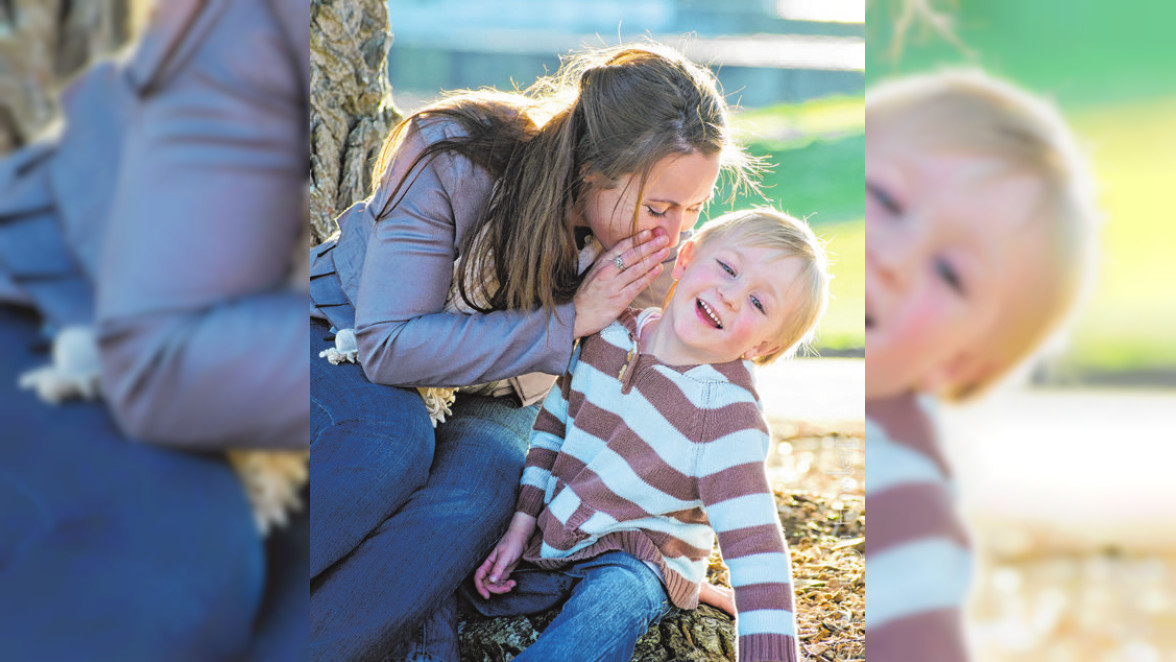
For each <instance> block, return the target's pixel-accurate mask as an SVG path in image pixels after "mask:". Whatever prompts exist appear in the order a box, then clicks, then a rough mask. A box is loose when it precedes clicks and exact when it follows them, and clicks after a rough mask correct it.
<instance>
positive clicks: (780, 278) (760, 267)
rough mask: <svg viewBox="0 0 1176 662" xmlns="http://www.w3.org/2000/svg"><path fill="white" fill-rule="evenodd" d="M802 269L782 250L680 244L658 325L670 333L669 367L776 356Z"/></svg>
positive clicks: (720, 244)
mask: <svg viewBox="0 0 1176 662" xmlns="http://www.w3.org/2000/svg"><path fill="white" fill-rule="evenodd" d="M802 266H803V264H802V262H801V261H800V260H799V259H797V258H790V257H789V256H787V255H786V254H785V253H783V252H782V251H780V250H777V249H772V248H761V247H757V246H746V245H741V244H740V243H739V242H738V241H735V242H720V241H714V242H711V243H710V244H709V245H706V246H703V247H701V248H698V247H696V245H695V244H694V243H693V242H687V243H686V244H684V245H683V246H682V248H681V249H680V250H679V252H678V261H677V263H676V264H675V265H674V274H673V276H674V279H675V280H677V281H678V284H677V286H676V289H675V290H674V296H673V298H672V299H671V300H670V302H669V305H668V306H667V307H666V310H665V311H663V313H662V319H661V324H662V325H663V326H664V325H667V324H668V325H669V329H672V331H673V332H672V333H671V334H668V336H669V337H670V338H671V339H672V341H671V342H672V350H671V352H672V355H673V356H674V357H676V358H675V360H674V361H673V362H674V363H679V364H686V365H689V364H696V363H726V362H727V361H733V360H735V359H737V358H740V357H744V358H747V359H752V358H755V357H756V356H759V355H761V354H767V353H769V352H772V351H775V349H776V348H777V347H778V346H779V338H780V332H781V330H782V329H783V327H784V321H785V320H786V319H787V316H788V314H789V313H790V312H791V310H792V309H793V307H794V304H793V301H792V300H791V299H790V298H789V294H790V292H791V289H790V287H789V286H790V285H791V284H792V283H793V282H795V281H796V279H797V278H798V277H799V275H800V271H801V268H802Z"/></svg>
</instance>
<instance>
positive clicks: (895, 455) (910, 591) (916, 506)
mask: <svg viewBox="0 0 1176 662" xmlns="http://www.w3.org/2000/svg"><path fill="white" fill-rule="evenodd" d="M866 467H867V469H866V517H867V519H868V521H869V522H870V525H869V526H870V533H869V535H867V536H866V586H867V592H866V651H867V652H868V653H869V659H870V662H909V661H911V660H936V661H937V662H960V661H962V660H966V659H968V655H967V650H966V646H965V643H964V635H963V618H962V607H963V603H964V601H965V599H966V598H967V592H968V583H969V575H970V574H971V566H972V556H971V552H970V550H969V545H968V540H967V535H966V533H965V531H964V528H963V525H962V524H961V523H960V520H959V518H958V517H957V515H956V512H955V503H954V498H953V492H952V484H951V482H950V477H951V473H950V471H949V468H948V466H947V464H946V462H945V461H944V458H943V456H942V453H941V452H940V449H939V446H938V444H937V443H936V438H935V434H934V429H933V427H932V425H931V421H930V420H929V419H928V417H927V412H926V411H925V410H924V409H923V408H922V406H921V405H920V403H919V402H918V401H917V400H916V398H915V396H913V395H908V396H901V397H897V398H893V399H890V400H885V401H868V402H867V403H866Z"/></svg>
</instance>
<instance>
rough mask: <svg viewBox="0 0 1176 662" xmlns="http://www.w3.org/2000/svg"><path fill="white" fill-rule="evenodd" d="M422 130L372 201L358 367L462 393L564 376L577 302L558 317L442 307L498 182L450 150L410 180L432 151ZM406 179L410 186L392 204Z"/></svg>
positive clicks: (376, 377) (377, 376)
mask: <svg viewBox="0 0 1176 662" xmlns="http://www.w3.org/2000/svg"><path fill="white" fill-rule="evenodd" d="M436 128H437V123H433V124H432V125H431V126H429V129H436ZM424 132H425V129H418V128H416V127H414V128H413V130H411V131H410V132H409V134H408V136H407V137H406V141H405V143H404V144H403V145H401V147H400V152H399V154H398V155H397V157H396V158H395V159H394V160H393V163H392V165H391V166H390V167H389V169H388V171H387V172H386V173H384V175H383V177H382V183H381V184H380V186H379V189H378V190H377V192H376V194H375V196H374V197H373V200H372V204H371V208H372V209H373V212H372V213H373V214H374V215H375V216H376V221H375V225H374V227H373V229H372V233H371V236H370V237H369V238H368V244H367V252H366V255H365V256H364V262H363V269H362V273H361V275H360V280H359V287H358V295H357V297H356V306H355V331H356V340H357V342H358V345H359V362H360V364H361V365H362V366H363V369H364V372H365V373H366V374H367V376H368V379H370V380H372V381H373V382H376V383H380V384H392V385H398V386H465V385H470V384H478V383H483V382H489V381H493V380H497V379H504V378H507V377H515V376H518V375H521V374H525V373H529V372H545V373H547V374H553V375H557V374H560V373H562V372H563V371H564V370H565V369H566V368H567V365H568V360H569V358H570V357H571V353H572V343H573V338H572V328H573V323H574V320H575V310H574V306H573V304H572V303H570V302H569V303H567V304H564V305H561V306H558V307H557V308H556V310H555V313H554V314H553V315H548V314H547V313H546V312H545V311H543V310H506V311H495V312H491V313H486V314H478V313H474V314H464V313H456V312H449V311H445V310H444V307H445V299H446V295H447V293H448V291H449V288H450V283H451V282H452V280H453V264H454V260H455V259H456V257H457V246H459V245H460V243H461V241H462V239H463V238H464V236H465V233H466V232H468V231H471V229H472V228H473V227H474V226H475V224H476V223H477V219H478V217H479V216H480V214H481V212H482V210H483V207H484V206H485V204H486V203H487V200H488V197H489V193H490V189H491V186H492V182H491V181H490V179H489V175H488V173H486V172H485V171H484V170H482V169H481V168H479V167H477V166H475V165H474V164H473V163H471V162H470V161H469V160H467V159H465V158H463V157H455V156H453V155H450V154H447V153H443V154H440V155H437V156H435V157H434V158H432V159H430V160H428V161H426V162H424V163H421V164H418V165H417V167H416V168H415V169H414V170H413V171H412V172H409V173H408V174H407V177H404V175H405V172H406V170H407V168H408V167H409V166H410V165H411V164H412V162H413V161H414V160H415V157H416V156H417V154H419V153H420V151H421V150H423V149H424V147H425V145H426V139H425V138H424V137H423V136H422V134H423V133H424ZM402 177H404V184H403V186H401V188H400V190H398V191H396V197H395V199H390V198H391V196H392V192H393V190H394V189H396V187H397V184H398V183H399V182H400V181H401V179H402ZM553 222H556V221H553Z"/></svg>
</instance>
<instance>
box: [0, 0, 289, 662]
mask: <svg viewBox="0 0 1176 662" xmlns="http://www.w3.org/2000/svg"><path fill="white" fill-rule="evenodd" d="M308 23H309V21H308V9H307V7H306V6H304V5H302V3H299V2H297V1H296V0H270V1H268V2H246V1H244V0H185V1H182V2H161V3H160V4H159V5H158V6H157V7H155V11H154V13H153V15H152V18H151V19H150V22H149V23H148V25H147V27H146V30H145V32H144V34H143V35H142V36H141V38H140V39H139V40H138V41H137V42H136V44H135V45H134V48H133V49H132V50H131V51H130V52H129V53H127V54H125V55H124V56H121V57H120V58H117V59H114V60H111V61H107V62H102V63H98V64H96V65H94V66H93V67H91V68H90V69H89V70H87V71H86V72H85V73H83V74H82V75H81V76H79V77H78V79H77V80H75V81H73V82H72V83H71V85H70V86H69V88H68V89H67V90H66V92H65V93H64V94H63V99H62V106H63V114H64V122H63V125H62V126H61V128H60V130H59V133H57V134H54V135H49V136H47V137H45V138H44V139H43V140H41V141H38V142H36V143H34V144H32V145H30V146H28V147H26V148H24V149H22V150H21V151H19V152H17V153H15V154H13V155H11V156H9V157H8V158H7V159H5V160H4V161H3V162H0V297H3V304H2V305H0V334H2V338H0V343H3V345H4V346H5V347H6V348H8V349H6V351H5V352H4V353H3V354H2V358H0V389H2V393H0V415H2V416H3V418H4V423H3V430H4V432H3V434H2V435H0V437H2V440H0V494H2V496H0V500H3V501H4V503H5V507H4V509H3V513H4V515H3V517H2V518H0V521H2V522H3V523H2V524H0V526H2V527H3V531H2V535H0V540H3V541H4V542H3V543H0V559H2V563H0V567H2V568H3V570H2V571H0V641H3V642H4V644H3V648H4V651H5V654H6V656H8V657H11V658H14V659H44V660H58V659H60V660H66V659H95V660H159V659H175V660H230V659H232V660H236V659H257V660H292V659H299V658H302V657H304V656H305V655H306V653H305V650H306V637H307V634H306V633H307V620H306V613H307V601H308V595H307V589H306V558H307V556H306V555H307V545H308V541H307V532H308V519H307V518H306V517H305V516H303V517H301V518H300V519H298V520H296V521H295V522H294V523H293V524H292V525H291V526H289V527H288V528H285V529H282V530H280V531H278V532H276V533H275V534H273V535H272V536H271V538H270V540H269V541H268V542H264V541H263V540H262V538H261V536H260V535H259V532H258V529H257V527H256V525H255V523H254V520H253V517H252V516H251V513H250V504H249V501H248V500H247V498H246V492H245V491H244V490H243V489H242V485H241V483H240V481H239V480H238V479H237V477H236V476H234V474H233V471H232V469H231V468H230V467H229V466H228V465H227V464H226V462H225V461H224V459H223V456H221V455H209V454H207V453H204V452H203V451H220V450H225V449H232V448H241V447H264V448H269V449H277V448H285V449H305V448H306V446H307V416H308V414H307V412H308V397H307V394H308V382H309V366H307V365H306V364H305V361H304V359H303V357H304V356H305V355H304V352H305V345H306V343H307V336H306V327H305V322H304V321H303V318H302V317H301V316H302V315H303V314H304V311H305V310H306V308H305V307H306V305H307V297H306V294H305V289H306V285H305V283H304V282H303V283H302V284H300V285H299V286H298V287H291V286H290V285H289V284H288V282H287V280H288V278H289V277H290V272H291V269H292V263H291V255H292V254H294V253H295V249H296V248H297V247H299V244H298V237H299V235H300V233H301V232H302V231H303V225H304V222H305V221H304V219H305V218H306V212H305V202H304V201H305V188H306V171H307V168H306V158H307V119H306V118H307V110H306V105H307V91H306V90H307V87H308V80H307V78H308V64H307V57H308V54H307V43H308V39H309V37H308V29H309V28H308ZM303 250H304V249H303ZM303 280H305V279H303ZM299 290H301V292H299ZM95 328H96V329H97V331H96V333H94V332H93V331H90V332H89V333H90V336H89V337H90V338H92V339H94V340H93V341H91V344H93V346H92V347H87V346H86V342H85V341H84V338H85V337H86V332H85V331H84V330H85V329H91V330H92V329H95ZM79 329H81V330H83V332H82V333H81V334H80V335H79V334H75V333H70V332H71V331H74V330H79ZM63 337H66V338H83V341H82V342H81V344H80V345H79V346H75V347H74V348H73V349H76V350H79V351H78V352H75V356H74V358H78V359H80V364H75V365H80V366H81V367H82V368H84V369H86V370H89V369H93V370H94V371H95V373H94V380H95V383H94V384H93V386H95V387H96V386H97V382H100V384H101V390H102V391H103V392H104V394H105V396H106V402H105V403H98V402H72V403H69V404H66V405H64V406H62V407H59V408H55V409H50V408H48V407H45V406H44V405H43V404H41V403H40V402H38V401H37V400H36V398H35V397H34V395H33V394H32V393H29V392H27V391H18V390H17V375H20V374H25V373H27V372H28V371H29V369H30V368H32V367H34V366H36V365H37V364H39V363H42V362H44V360H45V357H44V355H43V349H44V347H45V346H46V345H48V344H49V343H50V342H52V343H53V345H54V347H53V348H54V352H55V354H64V355H68V354H70V352H69V351H66V350H67V349H68V348H64V347H63V344H62V343H59V342H57V341H58V340H60V339H61V338H63ZM95 341H96V344H94V342H95ZM66 344H68V343H66ZM59 350H61V351H59ZM63 362H64V363H65V364H69V363H70V360H69V357H68V356H67V357H66V358H64V359H60V358H59V357H54V363H55V364H56V365H60V364H62V363H63ZM82 378H83V380H82V381H81V382H79V383H81V384H83V385H85V384H87V383H88V382H86V381H85V380H87V379H90V375H89V374H88V373H85V374H83V375H82ZM79 394H80V395H85V396H92V395H94V390H92V389H90V388H89V387H88V386H82V387H81V388H80V392H79ZM181 451H183V452H181ZM192 451H201V452H192Z"/></svg>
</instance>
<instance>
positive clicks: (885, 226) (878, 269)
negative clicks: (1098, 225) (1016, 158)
mask: <svg viewBox="0 0 1176 662" xmlns="http://www.w3.org/2000/svg"><path fill="white" fill-rule="evenodd" d="M870 135H871V134H869V133H868V134H867V141H866V163H867V171H866V272H865V280H866V283H865V284H866V398H867V399H875V398H884V397H889V396H893V395H898V394H901V393H904V392H907V391H910V390H916V391H921V392H929V393H937V392H940V391H943V390H944V389H945V388H949V387H953V386H959V385H963V384H968V383H971V382H972V381H975V380H977V379H979V378H981V377H982V376H984V375H985V374H989V373H990V372H992V371H993V370H994V369H995V366H993V365H991V363H990V362H989V361H988V359H987V358H986V357H987V356H990V355H991V352H992V349H993V347H994V345H995V343H999V342H1000V330H1001V327H1002V320H1007V319H1009V317H1008V316H1009V315H1012V314H1015V310H1016V309H1018V308H1019V307H1020V305H1023V303H1024V302H1021V301H1018V294H1019V292H1018V287H1019V284H1024V283H1027V282H1029V279H1031V278H1035V277H1039V267H1038V266H1037V260H1036V259H1035V256H1036V255H1040V254H1041V252H1042V250H1041V249H1042V248H1043V247H1044V244H1043V241H1044V238H1043V231H1042V226H1043V225H1044V224H1042V223H1036V224H1035V223H1031V222H1028V221H1029V220H1030V217H1031V214H1032V211H1033V208H1034V205H1035V204H1036V203H1037V201H1038V199H1039V197H1040V183H1039V182H1038V181H1036V180H1034V179H1033V178H1031V177H1029V176H1027V175H1021V174H1016V173H1010V172H1009V170H1008V168H1007V166H1005V165H1003V164H1002V163H1001V162H999V161H997V160H995V159H992V158H989V157H984V156H977V155H967V154H957V153H947V152H934V151H930V150H927V149H926V148H920V147H918V146H914V145H912V142H911V141H910V140H909V136H908V135H904V134H902V133H901V132H895V131H891V132H889V135H887V132H877V131H876V132H874V134H873V136H874V137H873V138H871V137H870ZM1021 298H1022V299H1023V298H1025V297H1024V296H1023V295H1022V296H1021Z"/></svg>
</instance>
